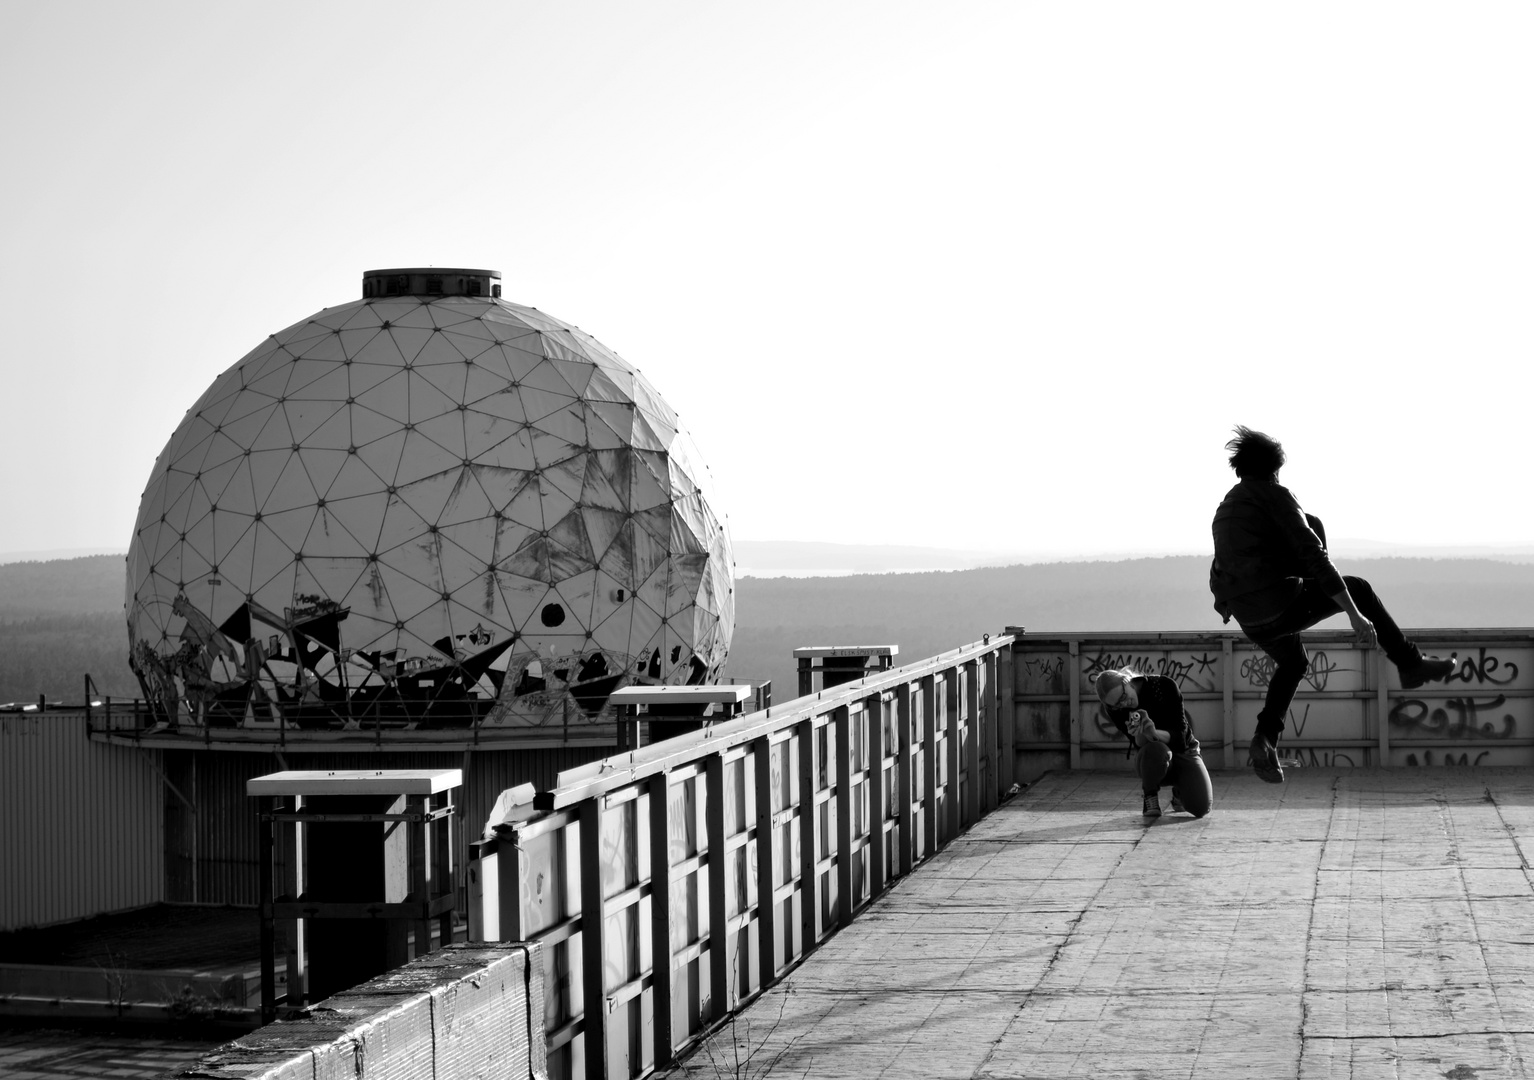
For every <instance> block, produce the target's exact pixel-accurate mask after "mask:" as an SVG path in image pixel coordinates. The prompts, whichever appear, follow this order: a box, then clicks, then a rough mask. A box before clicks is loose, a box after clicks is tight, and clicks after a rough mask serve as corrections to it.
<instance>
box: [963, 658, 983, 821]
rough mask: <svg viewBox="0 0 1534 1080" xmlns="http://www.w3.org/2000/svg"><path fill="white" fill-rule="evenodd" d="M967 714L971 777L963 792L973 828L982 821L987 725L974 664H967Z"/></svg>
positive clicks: (967, 765) (967, 757)
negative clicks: (982, 754) (982, 759)
mask: <svg viewBox="0 0 1534 1080" xmlns="http://www.w3.org/2000/svg"><path fill="white" fill-rule="evenodd" d="M962 670H963V677H964V712H965V713H966V714H967V715H966V720H967V723H966V724H965V727H967V728H969V745H968V746H966V747H965V751H964V771H965V772H966V773H968V774H969V784H968V785H967V786H966V788H965V790H964V816H965V818H966V819H967V820H968V823H969V824H970V825H971V826H973V825H974V824H975V822H976V821H978V820H980V788H981V787H982V786H983V781H982V779H981V777H980V743H981V740H982V739H983V738H984V732H985V723H984V718H983V717H982V716H981V709H980V665H979V664H977V663H975V661H973V660H968V661H965V663H964V666H963V669H962Z"/></svg>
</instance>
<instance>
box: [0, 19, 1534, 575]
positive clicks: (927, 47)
mask: <svg viewBox="0 0 1534 1080" xmlns="http://www.w3.org/2000/svg"><path fill="white" fill-rule="evenodd" d="M1530 55H1534V7H1531V6H1530V5H1528V4H1525V3H1517V4H1513V3H1489V2H1488V3H1476V4H1473V5H1470V4H1455V3H1438V4H1414V3H1399V2H1393V3H1388V4H1386V3H1380V4H1360V3H1346V2H1340V3H1339V2H1335V0H1330V2H1327V3H1318V4H1305V3H1295V2H1292V0H1289V2H1284V3H1270V4H1259V3H1236V4H1233V3H1229V2H1228V0H1223V2H1218V3H1207V4H1180V3H1176V4H1173V3H1144V2H1143V0H1137V2H1134V3H1124V4H1114V3H1081V2H1070V3H1065V2H1061V3H1022V2H1010V3H963V2H954V3H934V2H927V3H920V4H914V3H913V4H906V3H898V2H892V0H878V2H871V3H844V2H834V0H829V2H828V0H816V2H813V3H794V2H783V0H773V2H771V3H722V2H708V3H704V2H688V3H657V2H650V0H646V2H643V3H632V2H611V3H580V2H571V0H563V2H553V0H550V2H540V3H494V4H476V5H469V4H459V5H446V4H443V5H428V4H421V3H409V4H405V3H394V2H376V0H375V2H370V3H366V4H343V3H304V4H281V3H272V2H263V3H260V4H245V5H239V6H236V5H233V4H209V3H203V2H198V3H186V4H171V3H153V2H148V3H135V4H122V3H116V2H113V3H80V2H76V3H69V4H27V5H23V4H20V3H11V4H7V5H4V6H0V101H3V102H4V103H5V104H4V109H5V121H6V122H5V129H6V130H5V139H4V143H3V145H4V151H3V153H4V158H3V160H4V168H3V170H0V193H3V201H0V206H3V211H0V214H3V216H0V239H3V245H4V255H5V257H4V260H3V263H0V318H3V324H4V326H5V328H6V333H5V336H4V339H3V340H4V344H3V346H0V347H3V349H4V352H3V354H0V365H3V368H0V370H3V372H4V383H3V386H4V389H5V391H6V393H5V397H4V403H5V421H4V423H3V425H0V451H3V453H4V471H3V473H0V475H3V480H0V494H3V500H0V506H3V510H4V513H3V515H0V552H5V551H16V550H35V549H50V548H74V547H92V546H94V547H104V548H125V547H126V546H127V542H128V538H129V534H130V532H131V530H132V526H133V519H134V515H135V512H136V509H137V505H138V498H139V495H140V493H141V492H142V490H143V486H144V483H145V481H146V480H147V479H148V476H149V472H150V468H151V466H152V464H153V461H154V458H155V456H156V454H158V453H159V451H160V449H161V448H162V447H163V446H164V444H165V442H166V440H167V439H168V438H169V436H170V434H171V432H172V430H173V429H174V428H175V426H176V424H177V423H178V422H179V420H180V418H181V416H182V414H183V412H184V411H185V410H186V409H187V407H188V406H189V405H191V404H192V402H193V401H194V400H195V399H196V398H197V397H198V396H199V395H200V394H201V392H202V391H203V390H204V389H205V388H206V387H207V385H208V384H209V383H210V382H211V381H212V380H213V378H214V377H215V376H216V375H217V374H218V373H219V372H220V371H222V370H224V369H225V368H227V367H229V366H230V365H232V364H233V363H235V362H236V361H237V360H238V359H239V358H240V357H241V356H243V355H244V354H245V353H246V352H248V351H249V350H251V349H252V348H254V347H255V346H256V345H257V344H259V343H260V342H261V340H262V339H263V338H264V337H266V335H268V334H270V333H273V332H275V331H277V330H279V329H281V328H283V327H285V326H287V325H289V324H290V323H293V322H296V321H298V320H300V319H303V318H306V317H307V316H309V315H310V314H312V313H313V312H315V311H317V310H318V309H320V308H322V307H325V306H330V305H335V304H340V303H345V302H349V301H351V300H353V299H355V298H357V297H358V296H359V295H360V279H361V273H362V271H363V270H365V269H372V268H378V267H390V266H419V265H427V264H432V265H438V266H470V267H490V268H496V269H500V270H501V271H502V272H503V274H504V279H503V280H504V287H505V295H506V296H507V297H508V298H509V299H513V300H515V301H517V302H520V303H525V304H531V305H534V306H537V307H538V308H540V309H542V310H544V311H547V312H549V313H550V314H553V315H555V316H557V317H559V318H562V319H565V320H567V321H570V322H573V323H576V324H578V325H579V326H581V327H582V328H583V329H585V330H587V331H589V332H591V333H592V334H594V335H596V336H597V337H598V338H599V339H601V340H602V341H603V342H604V343H606V344H607V345H608V346H610V347H611V348H613V349H615V350H617V351H618V352H619V353H620V354H621V355H623V356H624V357H625V358H626V359H628V360H629V361H630V362H631V363H633V364H635V365H636V366H637V367H639V368H640V369H641V370H642V371H644V372H645V374H646V375H647V376H648V377H649V378H650V380H651V381H652V382H653V383H655V385H656V386H657V387H658V388H659V389H660V391H661V392H662V394H664V395H665V396H666V397H667V398H668V399H669V400H670V401H671V403H672V404H673V405H674V406H675V407H676V408H677V409H679V410H680V412H681V414H682V417H683V420H684V422H685V423H686V424H687V425H688V427H689V428H690V429H691V430H692V432H693V434H694V436H695V438H696V440H697V442H698V444H699V446H700V448H701V449H702V452H703V454H704V456H705V458H706V460H707V461H708V462H709V464H710V465H711V467H712V471H713V473H714V476H715V479H716V481H717V482H718V485H719V488H720V492H721V501H722V503H723V505H722V507H721V509H722V511H723V512H724V513H725V514H727V515H728V518H729V521H730V523H731V527H732V531H733V533H734V535H735V536H736V537H737V538H741V539H748V540H751V539H756V540H764V539H797V540H831V541H841V542H848V543H879V542H891V543H903V544H930V545H938V546H947V547H960V548H971V549H973V548H983V549H991V550H1005V551H1040V552H1043V551H1048V552H1058V553H1066V552H1073V553H1077V554H1081V553H1089V552H1093V551H1102V550H1112V551H1126V550H1131V551H1146V552H1160V551H1189V552H1193V551H1202V550H1205V549H1207V547H1208V544H1209V532H1208V528H1209V518H1210V515H1211V512H1212V510H1213V508H1214V505H1215V504H1216V503H1217V502H1218V501H1219V499H1220V496H1221V495H1222V494H1223V493H1224V491H1225V489H1226V488H1227V487H1228V486H1229V484H1230V482H1231V477H1230V473H1229V471H1228V470H1227V468H1226V467H1225V464H1224V460H1223V451H1222V449H1221V447H1222V444H1223V443H1224V441H1225V440H1226V438H1228V436H1229V431H1230V428H1231V426H1232V425H1233V424H1236V423H1246V424H1249V425H1252V426H1254V427H1258V428H1262V429H1265V430H1268V431H1270V432H1272V433H1273V434H1275V435H1277V436H1278V437H1279V438H1281V439H1282V440H1283V441H1284V443H1285V445H1286V447H1287V448H1288V450H1289V453H1290V457H1291V460H1292V462H1293V464H1292V465H1291V466H1290V467H1289V468H1288V469H1287V470H1286V471H1285V473H1284V477H1283V479H1284V480H1285V482H1286V483H1288V484H1289V485H1290V486H1291V487H1292V488H1293V489H1294V490H1295V491H1296V493H1297V494H1298V495H1299V496H1300V499H1301V501H1302V502H1303V503H1304V504H1305V505H1306V507H1307V509H1311V510H1313V511H1314V512H1317V513H1319V514H1320V515H1321V516H1322V517H1323V518H1325V519H1326V522H1327V526H1328V528H1329V530H1330V531H1331V533H1332V535H1333V536H1339V537H1370V538H1375V539H1381V540H1391V541H1398V542H1402V543H1421V544H1445V543H1469V544H1515V543H1524V544H1530V543H1534V500H1531V499H1529V498H1528V497H1527V496H1526V494H1525V488H1526V487H1527V476H1528V469H1529V464H1528V462H1529V458H1530V451H1529V444H1530V441H1531V435H1534V422H1531V417H1534V400H1531V394H1530V390H1531V383H1534V373H1531V365H1530V360H1531V352H1534V348H1531V346H1534V320H1531V317H1530V314H1531V312H1530V296H1531V295H1534V280H1531V279H1534V270H1531V254H1530V253H1531V252H1534V198H1531V196H1530V192H1531V191H1534V137H1531V131H1534V124H1531V120H1534V117H1531V112H1534V65H1531V64H1530V63H1529V60H1528V58H1529V56H1530Z"/></svg>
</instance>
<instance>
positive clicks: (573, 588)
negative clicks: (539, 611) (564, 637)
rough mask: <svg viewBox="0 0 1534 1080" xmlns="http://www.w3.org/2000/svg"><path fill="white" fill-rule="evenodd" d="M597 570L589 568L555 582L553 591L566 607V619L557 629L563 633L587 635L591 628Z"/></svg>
mask: <svg viewBox="0 0 1534 1080" xmlns="http://www.w3.org/2000/svg"><path fill="white" fill-rule="evenodd" d="M596 583H597V572H596V571H595V570H592V569H587V570H585V571H583V572H581V573H577V574H572V575H570V576H568V577H565V578H563V579H561V580H560V581H558V582H557V583H555V585H554V589H553V592H554V594H555V595H556V596H558V597H559V600H560V604H561V605H562V606H563V608H564V612H565V621H564V622H563V623H560V624H559V625H558V627H557V628H556V627H549V629H557V630H558V631H559V632H561V633H568V634H577V633H578V634H580V635H582V636H584V635H585V633H586V631H587V630H589V629H590V628H591V609H592V598H593V595H594V593H595V591H596Z"/></svg>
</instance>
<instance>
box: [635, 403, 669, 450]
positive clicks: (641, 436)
mask: <svg viewBox="0 0 1534 1080" xmlns="http://www.w3.org/2000/svg"><path fill="white" fill-rule="evenodd" d="M629 430H630V438H629V442H630V445H632V446H633V447H634V449H636V450H648V451H652V452H653V451H659V452H662V453H664V452H665V449H666V446H667V444H668V442H669V440H668V439H666V438H663V437H662V436H661V435H660V434H658V433H657V432H656V430H655V424H654V421H653V420H652V419H651V417H650V416H649V415H648V414H646V413H644V412H641V411H640V410H638V409H636V410H634V424H633V427H632V428H630V429H629Z"/></svg>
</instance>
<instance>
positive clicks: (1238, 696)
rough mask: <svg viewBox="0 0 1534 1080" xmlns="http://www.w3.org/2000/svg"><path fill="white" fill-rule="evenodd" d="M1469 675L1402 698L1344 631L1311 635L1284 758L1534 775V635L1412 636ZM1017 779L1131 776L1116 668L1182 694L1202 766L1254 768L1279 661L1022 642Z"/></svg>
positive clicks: (1218, 643) (1141, 643) (1054, 638)
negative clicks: (1100, 773)
mask: <svg viewBox="0 0 1534 1080" xmlns="http://www.w3.org/2000/svg"><path fill="white" fill-rule="evenodd" d="M1408 634H1409V635H1410V636H1411V637H1412V638H1413V639H1414V640H1415V641H1416V642H1417V643H1418V645H1419V646H1420V647H1421V648H1422V650H1423V652H1425V653H1428V654H1430V655H1437V656H1443V657H1447V656H1449V655H1450V654H1454V655H1455V656H1456V657H1457V659H1458V666H1457V667H1456V669H1455V671H1454V673H1453V674H1452V675H1451V676H1450V677H1449V678H1448V679H1447V680H1445V681H1443V682H1435V683H1429V684H1428V685H1426V686H1423V687H1420V688H1417V689H1414V690H1403V689H1402V688H1401V683H1400V679H1399V678H1398V676H1397V673H1396V670H1395V667H1394V665H1392V664H1391V663H1390V662H1389V661H1387V660H1385V659H1384V656H1383V654H1382V653H1380V652H1379V651H1378V650H1361V649H1359V648H1358V647H1357V646H1356V645H1355V644H1354V643H1353V641H1352V636H1351V634H1350V633H1348V632H1347V631H1346V630H1340V631H1337V630H1322V631H1311V632H1309V633H1307V634H1305V635H1304V641H1305V642H1306V648H1307V651H1308V652H1309V654H1310V668H1309V670H1308V671H1307V673H1306V677H1305V680H1304V681H1303V682H1302V683H1301V684H1300V689H1299V692H1298V693H1297V694H1296V695H1295V699H1294V703H1293V705H1292V706H1291V707H1290V710H1289V715H1288V718H1287V720H1286V732H1285V734H1284V737H1283V741H1282V743H1281V745H1280V747H1279V752H1280V754H1281V755H1282V756H1286V757H1293V758H1296V759H1298V761H1299V762H1300V764H1302V765H1313V766H1345V767H1346V766H1407V767H1410V766H1432V765H1531V764H1534V630H1529V629H1525V628H1514V629H1501V628H1498V629H1484V630H1474V629H1467V630H1444V629H1435V630H1409V631H1408ZM1013 648H1014V652H1013V662H1014V664H1015V669H1014V672H1015V688H1016V693H1015V698H1014V700H1015V703H1016V709H1017V712H1016V721H1015V723H1016V728H1015V735H1016V743H1015V746H1016V751H1017V759H1018V762H1017V767H1018V775H1019V779H1021V780H1023V781H1029V780H1031V779H1033V778H1035V777H1037V776H1038V775H1039V774H1040V773H1042V772H1044V771H1045V770H1047V769H1052V768H1071V767H1076V768H1087V769H1123V770H1126V771H1132V764H1133V763H1132V761H1130V760H1129V759H1127V758H1126V757H1125V747H1126V745H1127V744H1126V742H1125V739H1124V737H1123V736H1122V735H1120V734H1119V733H1118V731H1117V730H1116V729H1114V727H1113V726H1112V724H1111V723H1109V721H1108V720H1107V718H1106V717H1104V716H1103V715H1101V713H1100V712H1099V710H1098V705H1097V694H1096V691H1095V689H1094V685H1093V684H1094V683H1095V681H1096V679H1097V675H1098V673H1099V672H1101V671H1103V670H1105V669H1107V668H1121V667H1126V666H1127V667H1133V668H1134V669H1135V670H1136V671H1138V672H1141V673H1143V674H1154V675H1166V676H1168V677H1169V678H1171V679H1173V680H1174V681H1175V682H1176V683H1177V684H1178V686H1179V687H1180V688H1181V689H1182V693H1183V701H1184V707H1185V708H1186V709H1187V712H1188V715H1189V716H1190V717H1191V718H1192V720H1193V724H1194V728H1195V730H1196V731H1197V733H1198V738H1199V741H1200V742H1201V743H1202V745H1203V753H1204V760H1205V761H1206V762H1207V763H1208V764H1209V766H1210V767H1211V768H1220V767H1243V766H1244V765H1245V761H1246V748H1247V746H1248V745H1249V742H1250V739H1251V735H1252V731H1253V729H1254V728H1255V727H1256V723H1257V712H1258V710H1259V709H1261V708H1262V705H1263V700H1264V698H1265V696H1266V693H1267V686H1268V678H1269V676H1270V675H1271V674H1272V671H1273V661H1272V660H1271V659H1270V658H1269V657H1268V656H1267V655H1266V654H1265V653H1263V652H1262V651H1261V650H1260V649H1258V648H1256V647H1255V646H1254V645H1252V643H1251V642H1249V641H1247V640H1246V638H1245V637H1243V636H1242V635H1240V634H1230V633H1211V634H1195V633H1183V634H1178V633H1161V634H1157V633H1144V634H1123V633H1113V634H1108V633H1101V634H1060V635H1038V636H1034V635H1031V634H1030V635H1024V636H1021V637H1019V638H1018V639H1017V641H1016V642H1015V643H1014V647H1013Z"/></svg>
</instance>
